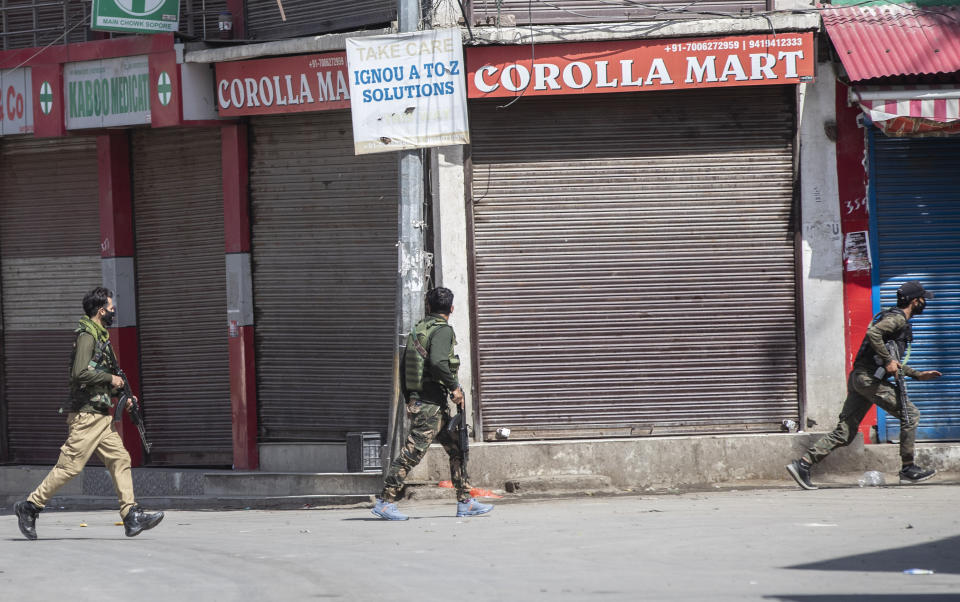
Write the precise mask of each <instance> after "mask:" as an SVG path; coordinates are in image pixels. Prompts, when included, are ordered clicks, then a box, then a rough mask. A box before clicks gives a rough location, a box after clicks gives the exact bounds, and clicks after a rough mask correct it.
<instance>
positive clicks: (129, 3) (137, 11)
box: [116, 0, 163, 17]
mask: <svg viewBox="0 0 960 602" xmlns="http://www.w3.org/2000/svg"><path fill="white" fill-rule="evenodd" d="M116 2H117V8H119V9H120V10H122V11H123V12H125V13H129V14H131V15H136V16H138V17H143V16H145V15H149V14H150V13H153V12H155V11H156V10H157V9H158V8H160V6H162V5H163V0H116Z"/></svg>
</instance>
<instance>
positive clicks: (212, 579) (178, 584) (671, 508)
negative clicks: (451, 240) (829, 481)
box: [0, 484, 960, 602]
mask: <svg viewBox="0 0 960 602" xmlns="http://www.w3.org/2000/svg"><path fill="white" fill-rule="evenodd" d="M958 500H960V486H958V485H944V484H940V485H937V484H931V485H919V486H913V487H889V488H882V489H878V488H867V489H860V488H858V487H856V485H854V486H852V487H832V488H829V489H821V490H818V491H801V490H799V489H792V488H791V489H782V488H781V489H765V490H751V491H746V490H743V491H715V492H708V493H687V494H682V495H657V496H642V497H636V496H623V497H602V498H590V497H587V498H578V499H563V500H557V499H554V500H536V501H534V500H527V501H513V502H508V503H500V504H498V506H497V507H496V508H495V509H494V511H493V513H491V514H490V515H488V516H485V517H476V518H467V519H458V518H456V517H455V516H454V515H453V514H454V504H453V503H447V502H437V501H431V502H420V503H408V504H402V505H401V509H402V510H404V511H406V512H408V513H409V514H410V515H411V520H409V521H407V522H394V523H391V522H385V521H380V520H376V519H374V518H373V517H372V516H371V515H370V511H369V509H367V508H338V509H326V510H297V511H236V512H169V513H168V514H167V517H166V520H165V521H164V522H163V523H162V524H161V525H160V526H159V527H157V528H156V529H155V530H153V531H149V532H146V533H144V534H142V535H140V536H138V537H136V538H131V539H128V538H126V537H124V535H123V528H122V527H119V526H115V524H114V522H115V521H116V520H118V515H117V514H116V513H114V512H104V511H93V512H70V511H54V512H49V511H46V512H44V513H43V514H42V515H41V517H40V520H39V522H38V531H39V535H40V540H38V541H34V542H31V541H26V540H25V539H22V538H21V536H20V532H19V531H18V529H17V524H16V517H15V516H13V515H12V514H11V513H10V511H9V509H7V510H5V512H4V514H3V515H0V599H2V600H5V601H13V600H57V599H68V600H70V601H71V602H73V601H76V600H97V601H98V602H103V601H111V600H124V601H131V600H136V601H138V602H142V601H153V600H178V601H183V602H194V601H196V602H200V601H203V602H206V601H211V600H244V601H259V600H289V601H296V600H312V599H335V600H375V601H391V600H411V601H421V600H604V601H606V600H641V599H642V600H696V601H715V600H778V601H801V602H802V601H809V602H833V601H840V602H874V601H879V602H889V601H894V600H896V601H903V602H934V601H936V602H940V601H945V600H960V516H958V511H957V509H958ZM82 523H85V524H86V525H87V526H86V527H83V526H81V524H82ZM911 568H922V569H932V570H934V571H936V573H935V574H933V575H906V574H904V573H903V571H904V569H911Z"/></svg>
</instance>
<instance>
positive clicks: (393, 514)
mask: <svg viewBox="0 0 960 602" xmlns="http://www.w3.org/2000/svg"><path fill="white" fill-rule="evenodd" d="M370 512H371V513H373V515H374V516H379V517H380V518H383V519H386V520H407V519H408V518H410V517H409V516H407V515H406V514H400V511H399V510H397V505H396V504H394V503H393V502H385V501H383V500H381V499H380V498H377V503H376V504H374V505H373V509H372V510H371V511H370Z"/></svg>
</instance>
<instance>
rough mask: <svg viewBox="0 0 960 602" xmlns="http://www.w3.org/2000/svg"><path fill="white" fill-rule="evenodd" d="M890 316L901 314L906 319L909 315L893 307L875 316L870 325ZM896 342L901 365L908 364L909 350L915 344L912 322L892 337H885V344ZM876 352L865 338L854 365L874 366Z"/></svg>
mask: <svg viewBox="0 0 960 602" xmlns="http://www.w3.org/2000/svg"><path fill="white" fill-rule="evenodd" d="M890 314H900V315H901V316H903V317H904V319H906V317H907V315H906V314H905V313H903V310H902V309H900V308H899V307H891V308H890V309H885V310H883V311H882V312H880V313H878V314H877V315H875V316H873V319H872V320H871V321H870V325H871V326H873V325H874V324H876V323H877V322H879V321H880V320H882V319H884V318H886V317H887V316H889V315H890ZM888 341H894V342H896V344H897V353H898V354H899V355H900V363H905V362H906V357H907V350H908V349H909V347H910V343H912V342H913V326H911V324H910V321H909V320H908V321H907V323H906V325H905V326H904V327H903V328H901V329H900V330H899V331H897V332H895V333H893V334H892V336H891V335H884V339H883V342H884V343H886V342H888ZM874 355H875V352H874V350H873V347H872V346H871V345H870V339H868V338H867V337H863V342H862V343H860V349H859V350H858V351H857V356H856V357H855V358H854V360H853V363H854V364H861V365H865V366H873V365H874V363H875V362H874V361H873V356H874Z"/></svg>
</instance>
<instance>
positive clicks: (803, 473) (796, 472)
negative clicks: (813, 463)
mask: <svg viewBox="0 0 960 602" xmlns="http://www.w3.org/2000/svg"><path fill="white" fill-rule="evenodd" d="M787 472H789V473H790V476H791V477H793V480H794V481H796V482H797V485H799V486H801V487H803V488H804V489H816V488H817V486H816V485H814V484H813V483H811V482H810V464H807V461H806V460H804V459H803V458H800V459H799V460H794V461H793V462H791V463H789V464H787Z"/></svg>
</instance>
